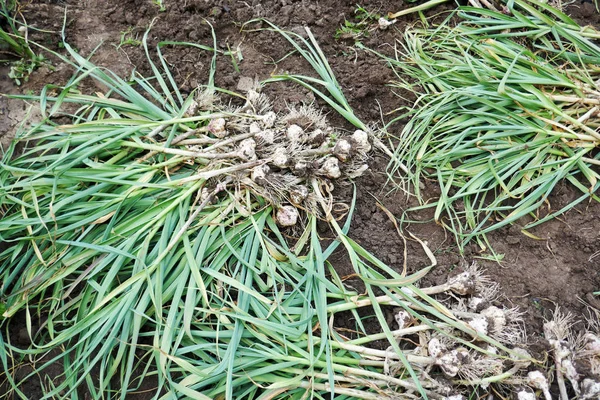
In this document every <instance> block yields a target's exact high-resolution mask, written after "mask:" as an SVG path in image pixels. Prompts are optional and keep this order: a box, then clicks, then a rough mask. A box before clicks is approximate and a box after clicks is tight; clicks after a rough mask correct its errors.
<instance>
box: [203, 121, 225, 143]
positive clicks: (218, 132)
mask: <svg viewBox="0 0 600 400" xmlns="http://www.w3.org/2000/svg"><path fill="white" fill-rule="evenodd" d="M226 126H227V122H226V121H225V118H215V119H213V120H211V121H210V122H209V123H208V126H207V129H208V131H209V132H210V133H212V134H213V135H215V136H216V137H218V138H219V139H222V138H224V137H225V136H227V129H226Z"/></svg>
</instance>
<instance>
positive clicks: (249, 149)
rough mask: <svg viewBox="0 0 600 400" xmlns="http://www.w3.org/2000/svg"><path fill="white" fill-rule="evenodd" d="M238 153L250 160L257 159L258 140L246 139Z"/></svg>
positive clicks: (242, 157)
mask: <svg viewBox="0 0 600 400" xmlns="http://www.w3.org/2000/svg"><path fill="white" fill-rule="evenodd" d="M237 155H238V157H239V158H241V159H242V160H246V161H250V160H255V159H256V142H255V141H254V139H252V138H250V139H244V140H242V141H241V142H240V146H239V148H238V151H237Z"/></svg>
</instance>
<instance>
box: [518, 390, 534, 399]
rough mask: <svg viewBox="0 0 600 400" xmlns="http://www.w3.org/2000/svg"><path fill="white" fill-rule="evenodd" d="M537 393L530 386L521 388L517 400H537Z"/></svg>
mask: <svg viewBox="0 0 600 400" xmlns="http://www.w3.org/2000/svg"><path fill="white" fill-rule="evenodd" d="M536 399H537V397H536V396H535V393H534V392H533V390H531V389H530V388H521V389H520V390H519V391H518V392H517V400H536Z"/></svg>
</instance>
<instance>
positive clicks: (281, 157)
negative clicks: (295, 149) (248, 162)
mask: <svg viewBox="0 0 600 400" xmlns="http://www.w3.org/2000/svg"><path fill="white" fill-rule="evenodd" d="M271 161H272V162H273V165H274V166H276V167H279V168H285V167H286V166H287V164H288V161H289V159H288V156H287V151H286V149H285V148H284V147H278V148H276V149H275V151H274V152H273V155H272V156H271Z"/></svg>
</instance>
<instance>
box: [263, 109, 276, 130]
mask: <svg viewBox="0 0 600 400" xmlns="http://www.w3.org/2000/svg"><path fill="white" fill-rule="evenodd" d="M276 120H277V114H275V113H274V112H273V111H269V112H268V113H266V114H265V115H263V116H262V117H261V121H262V123H263V126H264V127H265V128H271V127H273V125H274V124H275V121H276Z"/></svg>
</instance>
